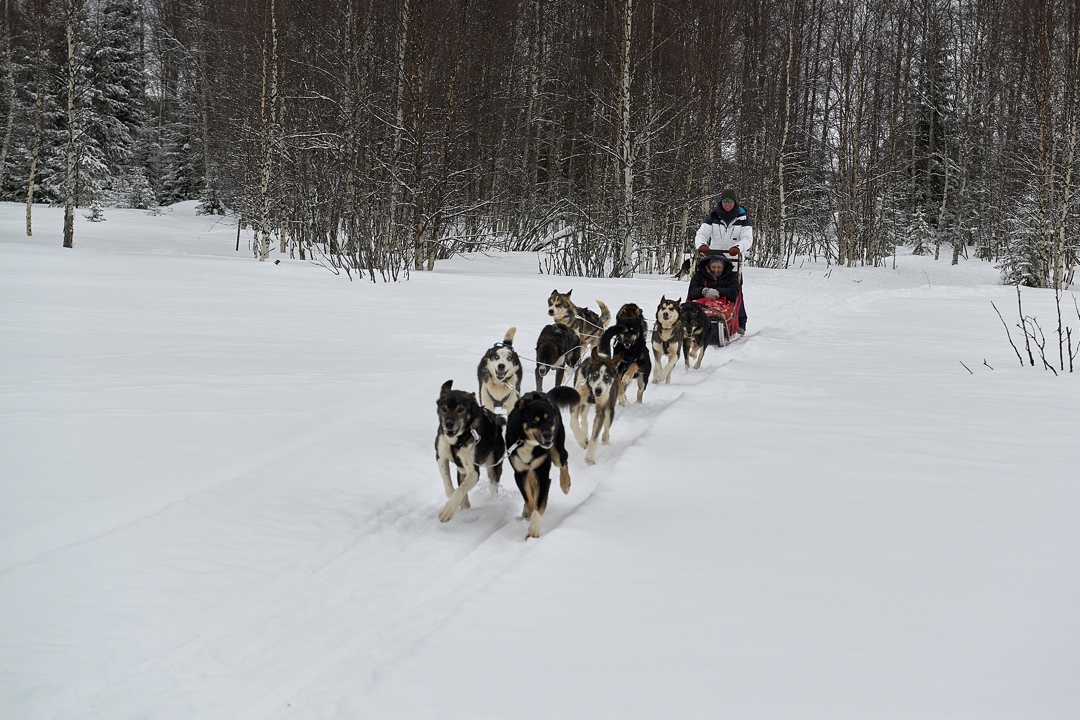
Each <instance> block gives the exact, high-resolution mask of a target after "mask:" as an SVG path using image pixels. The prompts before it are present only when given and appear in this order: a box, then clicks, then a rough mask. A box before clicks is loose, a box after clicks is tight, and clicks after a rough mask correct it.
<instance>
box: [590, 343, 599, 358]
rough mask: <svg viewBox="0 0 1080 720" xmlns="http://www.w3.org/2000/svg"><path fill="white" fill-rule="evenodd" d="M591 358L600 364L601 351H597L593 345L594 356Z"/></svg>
mask: <svg viewBox="0 0 1080 720" xmlns="http://www.w3.org/2000/svg"><path fill="white" fill-rule="evenodd" d="M590 357H592V361H593V362H600V351H599V350H597V349H596V346H595V345H593V348H592V355H591V356H590Z"/></svg>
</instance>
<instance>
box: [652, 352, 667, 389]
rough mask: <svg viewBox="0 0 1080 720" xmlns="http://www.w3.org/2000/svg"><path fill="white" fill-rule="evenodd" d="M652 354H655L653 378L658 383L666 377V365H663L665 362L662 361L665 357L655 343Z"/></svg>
mask: <svg viewBox="0 0 1080 720" xmlns="http://www.w3.org/2000/svg"><path fill="white" fill-rule="evenodd" d="M652 356H653V378H652V380H653V382H654V383H658V382H661V381H662V380H663V379H664V365H663V363H661V362H660V359H661V358H662V357H663V355H661V354H660V351H659V350H658V349H657V348H656V346H655V345H653V348H652Z"/></svg>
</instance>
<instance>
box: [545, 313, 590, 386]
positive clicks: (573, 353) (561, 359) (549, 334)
mask: <svg viewBox="0 0 1080 720" xmlns="http://www.w3.org/2000/svg"><path fill="white" fill-rule="evenodd" d="M580 359H581V340H580V339H579V338H578V334H577V333H576V332H574V331H573V330H571V329H570V328H568V327H566V326H565V325H560V324H559V323H551V324H550V325H545V326H544V329H543V330H541V331H540V337H539V338H537V340H536V389H537V391H538V392H539V391H543V389H544V378H545V377H546V376H547V374H548V372H549V371H550V370H552V369H554V370H555V384H556V385H562V382H563V375H565V374H566V371H567V370H572V369H573V368H574V366H575V365H577V363H578V360H580Z"/></svg>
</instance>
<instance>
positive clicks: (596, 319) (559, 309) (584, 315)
mask: <svg viewBox="0 0 1080 720" xmlns="http://www.w3.org/2000/svg"><path fill="white" fill-rule="evenodd" d="M572 292H574V291H573V290H568V291H566V292H564V293H561V292H559V291H558V290H552V291H551V295H549V296H548V315H550V316H551V317H552V318H554V319H555V322H557V323H559V324H561V325H565V326H567V327H568V328H570V329H571V330H573V331H574V332H576V333H577V334H578V336H579V337H580V338H581V349H582V352H584V351H586V350H588V349H589V347H591V346H593V345H595V344H596V343H597V342H598V341H599V339H600V334H601V333H602V332H604V328H606V327H607V324H608V322H610V321H611V311H610V310H608V308H607V305H605V304H604V303H602V302H600V301H599V300H597V301H596V304H597V305H598V306H599V307H600V314H599V315H597V314H596V313H595V312H594V311H592V310H590V309H589V308H587V307H580V306H578V305H575V304H574V303H573V301H572V300H571V299H570V293H572Z"/></svg>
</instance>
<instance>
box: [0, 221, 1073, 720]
mask: <svg viewBox="0 0 1080 720" xmlns="http://www.w3.org/2000/svg"><path fill="white" fill-rule="evenodd" d="M23 210H24V209H23V207H22V206H20V205H15V204H10V203H5V204H0V718H5V719H10V720H16V719H33V720H44V719H53V718H57V719H60V718H62V719H68V718H100V719H102V720H126V719H129V718H130V719H132V720H134V719H136V718H138V719H143V718H153V719H155V720H156V719H158V718H163V719H172V718H176V719H180V718H185V719H187V718H220V719H221V720H246V719H249V718H250V719H256V718H257V719H262V718H268V719H269V718H290V719H292V718H302V719H308V718H319V719H323V718H335V719H337V718H340V719H341V720H346V719H353V718H363V719H365V720H366V719H367V718H470V719H472V718H551V717H563V718H661V717H662V718H777V719H789V718H828V719H829V720H838V719H843V718H851V719H852V720H855V719H860V720H861V719H865V718H875V719H877V718H920V719H923V718H978V719H979V720H986V719H990V718H1015V719H1017V720H1021V719H1023V720H1030V719H1032V718H1039V719H1041V720H1046V719H1051V718H1055V719H1056V718H1062V719H1065V718H1070V719H1071V718H1076V717H1080V612H1078V608H1080V452H1078V449H1080V448H1078V446H1080V411H1078V409H1080V403H1078V400H1080V373H1073V374H1062V375H1061V376H1060V377H1055V376H1054V375H1053V374H1052V373H1051V372H1049V371H1046V370H1040V369H1036V368H1030V367H1021V366H1020V364H1019V363H1018V362H1017V359H1016V356H1015V355H1014V354H1013V351H1012V349H1011V348H1010V347H1009V344H1008V341H1007V339H1006V337H1005V330H1004V328H1003V327H1002V325H1001V321H1000V320H999V319H998V317H997V315H996V314H995V312H994V310H993V308H992V307H991V301H993V302H995V303H996V304H997V306H998V307H999V308H1000V309H1001V310H1002V312H1003V313H1004V315H1005V317H1006V319H1007V320H1009V322H1010V323H1012V322H1015V319H1016V298H1015V291H1014V289H1013V288H1009V287H1002V286H1001V285H1000V284H999V281H998V276H997V272H996V271H995V270H994V268H993V267H992V266H991V265H989V264H987V263H984V262H981V261H976V260H970V261H963V262H962V263H961V264H960V265H959V266H957V267H950V266H949V265H948V263H947V261H941V262H934V261H933V260H932V259H929V258H921V257H912V256H907V255H901V256H900V257H899V258H897V261H896V268H895V269H893V268H892V266H891V263H890V265H889V266H888V267H885V268H857V269H849V268H829V267H826V266H825V265H823V264H820V263H811V262H806V263H802V264H799V265H798V266H797V267H793V268H791V269H789V270H786V271H783V270H765V269H759V268H750V269H748V271H747V281H746V300H747V307H748V310H749V314H750V332H749V333H748V335H747V337H746V339H745V340H744V341H743V342H741V343H738V344H736V345H734V346H731V347H728V348H724V349H720V350H718V349H715V348H713V349H710V350H709V351H708V352H707V353H706V356H705V360H704V362H703V364H702V368H701V369H700V370H698V371H692V372H689V373H687V372H686V371H685V370H684V369H683V367H682V366H681V362H680V366H679V367H678V368H677V369H676V370H675V372H674V373H673V375H672V382H671V384H670V385H667V386H653V385H650V387H649V389H648V390H647V392H646V393H645V402H644V404H643V405H640V406H639V405H636V404H633V403H632V404H630V405H628V406H627V407H625V408H620V409H619V411H618V415H617V418H616V421H615V424H614V426H613V428H612V442H611V444H610V445H607V446H603V447H602V448H601V449H600V452H599V457H598V462H597V464H596V465H595V466H587V465H586V464H585V463H584V459H583V456H584V453H583V451H582V450H581V449H580V448H579V447H577V446H576V445H574V444H573V441H572V438H571V439H570V445H571V449H570V472H571V476H572V478H573V486H572V488H571V490H570V494H569V495H563V494H562V493H561V492H559V491H558V489H557V482H556V483H555V484H556V487H555V488H553V490H552V494H551V500H550V505H549V509H548V512H547V514H546V516H545V518H544V523H543V536H542V537H541V538H539V539H537V540H529V541H525V539H524V538H525V532H526V526H527V521H526V520H522V519H521V518H520V517H519V516H520V512H521V504H522V503H521V498H520V496H519V494H518V491H517V488H516V487H515V486H514V483H513V475H512V473H511V472H510V470H509V468H508V467H507V468H506V471H505V473H504V479H503V483H502V486H501V487H499V488H497V489H493V488H491V487H490V486H489V484H488V481H487V479H486V478H482V479H481V481H480V484H479V485H478V486H477V488H476V489H475V490H474V491H473V492H472V504H473V507H472V509H467V510H461V511H459V512H458V514H457V516H456V517H455V518H454V519H453V520H452V521H451V522H449V523H446V524H441V523H439V522H438V519H437V513H438V511H439V509H440V508H441V507H442V505H443V503H444V502H445V496H444V494H443V489H442V482H441V480H440V477H439V472H438V469H437V467H436V465H435V458H434V450H433V442H434V437H435V399H436V396H437V394H438V390H439V386H440V385H441V384H442V383H443V382H444V381H445V380H447V379H451V378H452V379H454V381H455V386H456V387H463V388H467V389H471V388H473V387H474V386H475V377H476V374H475V373H476V365H477V363H478V362H479V359H480V356H481V355H482V354H483V352H484V351H485V349H486V348H488V347H490V345H491V344H492V343H494V342H497V341H499V340H501V339H502V336H503V333H504V332H505V331H506V329H507V328H508V327H510V326H512V325H516V326H517V328H518V333H517V342H516V345H517V347H518V350H519V352H521V353H522V355H524V356H526V357H532V356H533V351H532V347H533V344H534V342H535V338H536V336H537V335H538V334H539V331H540V329H541V328H542V327H543V326H544V325H545V324H546V323H547V322H548V317H547V315H546V299H547V296H548V293H550V292H551V290H552V288H555V287H557V288H558V289H560V290H569V289H570V288H573V291H574V292H573V297H574V299H575V300H577V301H578V302H579V303H584V304H587V305H589V306H591V307H595V302H596V299H597V298H599V299H601V300H603V301H604V302H605V303H606V304H607V305H608V306H609V307H611V308H612V309H613V310H614V309H616V308H618V307H619V305H621V304H622V303H624V302H636V303H638V304H639V305H641V306H642V307H644V308H645V309H646V313H647V315H648V316H650V317H651V316H652V314H653V312H654V310H655V307H656V304H657V302H658V301H659V299H660V296H661V295H663V294H666V295H668V296H669V297H672V296H682V295H684V293H685V284H684V283H681V282H676V281H674V280H671V279H668V278H662V277H647V278H636V279H632V280H605V279H582V278H555V277H551V276H544V275H540V274H538V271H537V268H538V263H537V259H536V257H535V256H533V255H528V254H518V255H499V256H493V257H485V256H479V255H477V256H470V257H464V258H455V259H453V260H450V261H447V262H442V263H440V264H439V266H438V268H437V270H436V271H435V272H434V273H416V274H414V275H413V276H412V279H411V280H409V281H408V282H402V283H396V284H384V283H378V284H375V283H371V282H368V281H353V282H350V281H349V280H348V279H347V278H345V277H344V276H337V277H335V276H334V275H332V274H331V273H329V272H328V271H327V270H326V269H324V268H321V267H317V266H315V265H312V264H310V263H307V262H304V261H300V260H295V259H290V258H288V257H280V258H279V256H278V255H276V254H275V255H273V256H272V258H273V259H281V263H280V264H277V265H275V264H273V263H272V262H268V263H258V262H256V261H255V260H253V259H252V258H251V255H250V252H249V251H248V250H247V247H248V243H249V242H250V236H249V235H248V234H247V233H244V234H243V236H242V240H241V250H240V252H236V250H235V243H236V228H235V225H234V224H233V223H234V221H233V220H232V219H225V218H208V217H197V216H195V215H194V209H193V205H192V204H190V203H189V204H181V205H178V206H175V207H174V208H172V209H171V211H169V212H167V213H165V214H163V215H161V216H151V215H147V214H146V213H145V212H141V211H134V210H128V211H124V210H106V212H105V216H106V218H107V220H106V222H103V223H89V222H86V221H85V219H84V218H83V217H82V215H79V216H78V217H77V224H76V233H75V248H74V249H69V250H65V249H63V248H62V247H61V239H60V229H61V211H60V210H58V209H50V208H44V207H36V208H35V211H34V228H35V233H34V236H33V237H32V238H27V237H25V235H24V232H23V229H22V228H23V222H24V221H23ZM1023 297H1024V304H1025V310H1026V311H1027V312H1028V313H1029V314H1034V315H1036V316H1037V317H1038V318H1039V320H1040V323H1041V324H1042V326H1043V327H1044V328H1045V329H1047V330H1048V331H1049V330H1050V329H1051V328H1052V327H1056V315H1055V312H1054V303H1053V294H1052V293H1050V292H1047V291H1036V290H1025V292H1024V296H1023ZM1063 307H1066V309H1067V312H1066V314H1065V320H1066V322H1068V321H1069V320H1070V317H1071V319H1072V326H1073V327H1074V328H1078V327H1080V321H1078V320H1077V319H1076V318H1075V317H1072V316H1073V315H1075V313H1074V311H1073V310H1072V307H1073V305H1072V298H1071V296H1070V295H1066V303H1064V304H1063ZM1014 334H1015V331H1014ZM1055 342H1056V339H1052V340H1051V345H1053V344H1054V343H1055ZM961 361H962V362H964V363H965V364H966V365H967V366H968V367H969V368H971V370H972V371H973V372H974V374H970V373H969V372H968V371H967V370H965V369H964V367H963V366H962V365H961V364H960V363H961ZM984 361H985V363H986V364H984ZM991 367H992V368H993V369H991ZM525 374H526V378H525V382H524V388H525V389H532V388H533V380H532V364H531V363H529V362H527V363H526V373H525ZM550 382H551V381H550V379H549V381H548V385H549V386H550ZM631 397H633V395H631Z"/></svg>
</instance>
